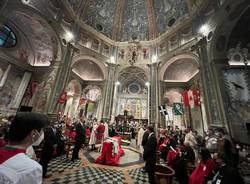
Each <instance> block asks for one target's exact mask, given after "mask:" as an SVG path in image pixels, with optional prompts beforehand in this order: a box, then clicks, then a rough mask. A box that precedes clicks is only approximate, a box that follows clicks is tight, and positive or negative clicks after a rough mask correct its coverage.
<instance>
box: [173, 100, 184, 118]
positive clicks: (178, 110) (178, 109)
mask: <svg viewBox="0 0 250 184" xmlns="http://www.w3.org/2000/svg"><path fill="white" fill-rule="evenodd" d="M173 113H174V114H175V115H183V114H184V110H183V105H182V104H181V103H174V104H173Z"/></svg>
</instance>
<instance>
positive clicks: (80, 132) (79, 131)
mask: <svg viewBox="0 0 250 184" xmlns="http://www.w3.org/2000/svg"><path fill="white" fill-rule="evenodd" d="M83 123H84V122H83V121H82V119H80V120H79V122H78V123H77V124H76V137H75V141H76V142H75V146H74V149H73V154H72V159H71V160H72V161H74V160H75V159H79V150H80V148H81V146H82V144H83V143H84V142H85V126H84V124H83Z"/></svg>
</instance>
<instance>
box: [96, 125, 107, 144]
mask: <svg viewBox="0 0 250 184" xmlns="http://www.w3.org/2000/svg"><path fill="white" fill-rule="evenodd" d="M104 131H105V126H104V121H103V120H101V121H100V122H99V125H98V127H97V128H96V143H97V144H98V143H99V144H100V143H102V141H103V137H104Z"/></svg>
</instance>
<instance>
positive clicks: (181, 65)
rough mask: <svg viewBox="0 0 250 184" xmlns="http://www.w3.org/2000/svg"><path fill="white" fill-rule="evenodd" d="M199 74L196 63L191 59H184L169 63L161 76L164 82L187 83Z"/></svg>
mask: <svg viewBox="0 0 250 184" xmlns="http://www.w3.org/2000/svg"><path fill="white" fill-rule="evenodd" d="M198 72H199V69H198V63H197V62H196V61H194V60H193V59H189V58H184V59H179V60H176V61H174V62H173V63H171V64H170V65H169V66H168V67H167V69H166V71H165V73H164V76H163V80H164V81H166V82H188V81H189V80H190V79H192V78H193V77H194V76H195V75H196V74H197V73H198Z"/></svg>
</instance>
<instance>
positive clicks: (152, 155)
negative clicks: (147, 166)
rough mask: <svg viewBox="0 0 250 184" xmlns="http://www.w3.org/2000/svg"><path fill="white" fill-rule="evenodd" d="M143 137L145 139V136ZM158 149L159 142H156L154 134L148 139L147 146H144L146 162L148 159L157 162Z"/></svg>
mask: <svg viewBox="0 0 250 184" xmlns="http://www.w3.org/2000/svg"><path fill="white" fill-rule="evenodd" d="M143 137H144V135H143ZM148 137H149V135H148V136H147V138H148ZM156 149H157V140H156V137H155V134H152V135H151V136H150V137H149V138H148V140H147V142H146V145H145V146H144V153H143V158H144V160H147V159H152V160H155V159H156Z"/></svg>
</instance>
